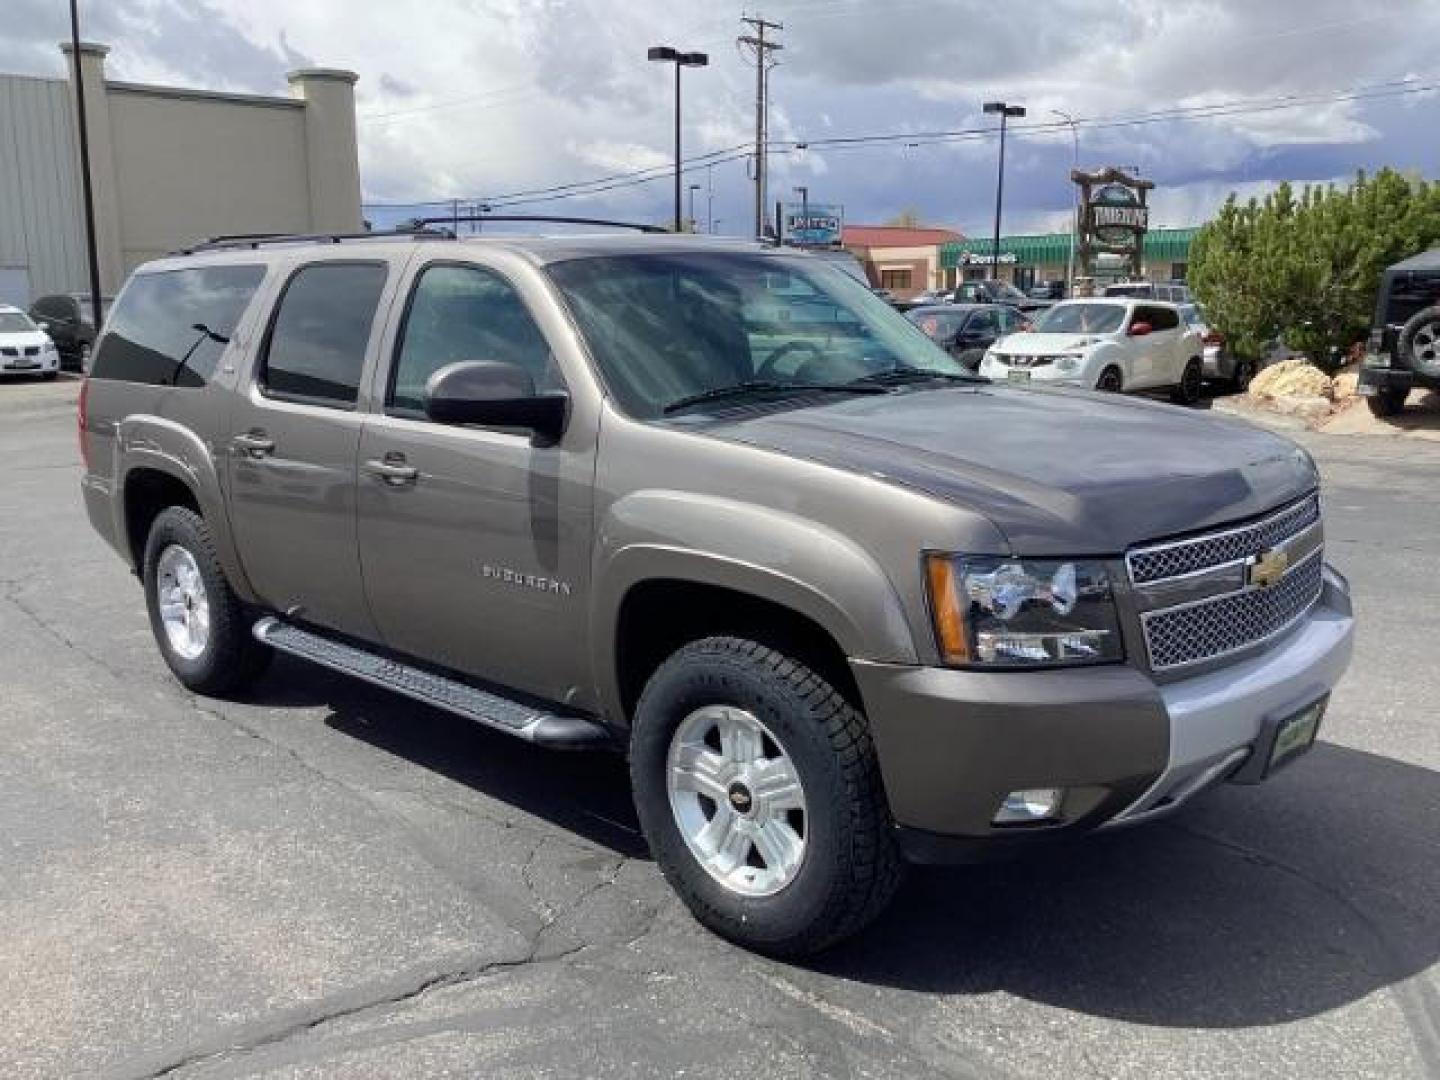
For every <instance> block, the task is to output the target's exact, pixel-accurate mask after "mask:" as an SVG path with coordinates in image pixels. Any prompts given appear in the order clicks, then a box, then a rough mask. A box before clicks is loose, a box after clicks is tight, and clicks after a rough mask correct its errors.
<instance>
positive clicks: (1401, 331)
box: [1360, 248, 1440, 416]
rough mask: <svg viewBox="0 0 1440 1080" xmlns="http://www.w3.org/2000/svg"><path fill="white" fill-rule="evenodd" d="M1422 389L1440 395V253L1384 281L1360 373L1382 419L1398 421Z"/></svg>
mask: <svg viewBox="0 0 1440 1080" xmlns="http://www.w3.org/2000/svg"><path fill="white" fill-rule="evenodd" d="M1417 386H1420V387H1424V388H1425V389H1427V390H1440V248H1436V249H1435V250H1434V251H1427V252H1425V253H1424V254H1423V255H1416V256H1415V257H1414V258H1413V259H1406V260H1405V261H1404V262H1398V263H1396V264H1395V265H1394V266H1392V267H1390V268H1389V269H1388V270H1386V271H1385V273H1384V275H1383V276H1382V277H1381V279H1380V295H1379V297H1378V298H1377V299H1376V301H1375V318H1374V320H1373V322H1372V323H1371V325H1370V340H1369V341H1367V342H1366V344H1365V364H1364V366H1363V367H1362V368H1361V369H1360V393H1361V394H1362V395H1363V396H1364V397H1365V400H1366V402H1368V403H1369V405H1370V411H1371V412H1372V413H1374V414H1375V415H1376V416H1394V415H1395V414H1396V413H1398V412H1399V411H1400V410H1401V409H1403V408H1404V407H1405V399H1406V398H1407V397H1409V396H1410V391H1411V390H1413V389H1414V388H1415V387H1417Z"/></svg>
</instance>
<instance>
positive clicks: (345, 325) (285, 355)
mask: <svg viewBox="0 0 1440 1080" xmlns="http://www.w3.org/2000/svg"><path fill="white" fill-rule="evenodd" d="M386 273H387V270H386V267H385V266H383V265H381V264H375V263H323V264H316V265H314V266H307V267H304V268H303V269H301V270H300V271H298V272H297V273H296V274H295V276H294V277H292V278H291V279H290V282H289V284H288V285H286V287H285V294H284V295H283V296H282V297H281V298H280V308H279V310H278V312H277V313H276V316H275V323H274V325H273V326H272V327H271V329H270V340H269V343H268V344H267V345H266V349H265V362H264V366H263V369H262V373H261V380H262V384H263V385H264V387H265V389H266V390H267V391H268V392H269V393H270V394H272V395H275V396H279V397H288V398H295V399H298V400H301V401H306V402H310V403H313V404H317V405H340V406H346V407H349V406H353V405H354V404H355V398H356V395H357V393H358V391H359V388H360V369H361V368H362V367H363V366H364V364H365V346H366V344H367V343H368V342H369V341H370V327H371V324H373V323H374V321H375V308H376V306H377V305H378V304H379V302H380V292H381V290H382V289H383V288H384V287H385V276H386Z"/></svg>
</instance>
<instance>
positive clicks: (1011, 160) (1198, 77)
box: [0, 0, 1440, 234]
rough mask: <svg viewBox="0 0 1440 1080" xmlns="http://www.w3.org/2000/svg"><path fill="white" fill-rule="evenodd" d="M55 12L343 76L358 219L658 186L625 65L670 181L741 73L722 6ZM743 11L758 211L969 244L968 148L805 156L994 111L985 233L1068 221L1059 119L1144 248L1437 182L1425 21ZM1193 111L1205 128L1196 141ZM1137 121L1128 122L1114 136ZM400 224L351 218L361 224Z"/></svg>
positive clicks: (730, 103) (29, 37)
mask: <svg viewBox="0 0 1440 1080" xmlns="http://www.w3.org/2000/svg"><path fill="white" fill-rule="evenodd" d="M65 8H66V5H65V3H64V2H63V0H5V11H6V15H5V19H4V25H5V30H4V33H3V36H0V71H8V72H22V73H31V74H38V75H45V74H60V72H61V58H60V54H59V52H58V50H57V49H56V42H57V41H58V40H60V38H61V37H63V36H65V35H66V34H67V33H68V28H67V23H66V17H65V15H66V12H65ZM80 8H81V13H82V19H83V20H84V22H85V27H84V36H85V37H87V38H89V39H92V40H97V41H103V42H105V43H107V44H109V45H110V46H111V47H112V52H111V55H110V59H109V61H108V69H107V70H108V72H109V74H110V76H111V77H112V78H116V79H124V80H128V81H134V82H155V83H172V84H184V85H190V86H199V87H205V88H210V89H218V90H243V91H251V92H258V93H284V92H285V86H286V84H285V77H284V76H285V72H286V71H287V70H289V69H292V68H295V67H298V66H305V65H311V64H314V65H323V66H327V67H348V68H353V69H354V70H355V71H357V72H359V73H360V76H361V78H360V83H359V85H358V87H357V92H358V95H359V105H358V109H359V125H360V127H359V131H360V153H361V176H362V182H363V185H364V190H365V198H366V200H367V202H369V203H371V204H404V203H410V202H417V201H421V200H443V199H449V198H452V197H473V198H494V197H496V196H503V195H507V194H512V193H523V192H532V191H534V190H535V189H540V188H548V187H552V186H555V185H562V184H568V183H571V182H576V181H585V180H590V179H593V178H596V177H601V176H608V175H613V174H624V173H629V172H632V171H635V170H641V169H646V168H650V167H659V166H664V165H665V164H666V163H667V162H668V161H669V160H670V154H671V149H670V138H671V123H672V120H671V117H672V112H671V110H672V108H673V92H672V83H671V79H672V78H673V74H672V69H670V68H669V67H668V66H667V65H659V64H649V63H647V62H646V60H645V50H646V47H647V46H649V45H654V44H671V45H675V46H677V47H680V48H682V49H690V50H704V51H706V52H708V53H709V54H710V57H711V64H710V66H709V67H708V68H705V69H703V70H692V71H687V72H686V85H685V90H686V101H685V119H686V154H687V156H689V155H692V154H694V155H701V154H706V153H711V152H719V151H723V150H726V149H727V148H730V147H734V146H736V145H737V144H742V143H745V142H746V141H748V140H750V139H753V135H754V69H753V68H752V67H750V66H749V64H748V63H747V58H746V57H745V56H743V55H742V54H741V52H740V50H739V49H738V48H737V45H736V42H735V38H736V36H737V35H738V34H739V33H741V32H742V30H743V27H742V26H741V23H740V16H741V14H742V7H741V6H740V5H739V4H737V3H732V2H731V0H623V2H622V0H611V2H600V0H410V2H408V3H399V2H395V0H303V2H299V3H297V2H296V0H81V3H80ZM744 10H745V12H753V11H756V10H759V11H763V12H764V14H765V15H766V16H767V17H768V18H770V19H773V20H778V21H781V22H783V23H784V24H785V29H784V31H783V32H782V33H781V35H780V40H781V41H782V42H783V43H784V50H783V52H781V53H780V54H779V60H780V64H779V66H778V67H777V68H776V69H775V70H774V72H773V73H772V76H771V86H772V101H773V105H772V112H771V138H772V139H774V140H780V141H782V142H785V143H788V144H792V145H793V143H795V142H804V143H810V142H815V143H816V144H817V145H816V146H813V147H811V148H809V149H804V150H795V149H787V150H786V152H780V153H775V154H774V155H772V158H771V162H772V189H771V192H772V196H773V197H784V196H789V195H790V192H791V189H792V188H793V186H794V185H796V184H805V185H807V186H808V187H809V189H810V199H811V201H812V202H837V203H841V204H843V205H844V207H845V214H846V218H847V220H849V221H851V222H867V223H876V222H881V221H883V220H885V219H886V218H888V217H890V216H892V215H894V214H897V213H899V212H900V211H902V210H905V209H909V208H913V209H914V210H915V211H916V212H917V213H918V214H919V216H920V217H921V218H922V219H923V220H924V221H925V222H927V223H931V224H937V225H946V226H950V227H957V228H960V229H962V230H964V231H966V232H969V233H974V234H986V233H988V231H989V229H990V221H991V217H992V214H993V212H994V201H993V200H994V184H995V175H994V168H995V156H996V142H995V140H994V138H993V137H990V136H988V135H987V136H984V137H970V136H962V137H959V138H951V139H947V140H938V141H937V140H931V139H918V140H909V139H905V138H900V139H896V140H893V141H889V142H885V143H879V144H869V145H862V146H859V147H856V146H853V145H851V146H848V147H844V148H842V147H839V146H835V145H833V144H832V145H831V146H828V147H822V146H820V145H818V144H819V143H820V141H821V140H824V139H834V138H842V137H848V136H857V135H873V134H884V135H896V134H901V135H903V134H905V133H922V132H955V131H958V132H967V131H973V130H975V129H977V128H984V127H985V126H986V118H985V117H983V116H982V115H981V114H980V104H981V103H982V102H983V101H985V100H989V99H992V98H1003V99H1005V100H1008V101H1012V102H1019V103H1023V104H1024V105H1026V106H1027V107H1028V109H1029V116H1028V117H1027V118H1026V120H1024V121H1018V122H1017V124H1019V125H1021V126H1020V127H1019V128H1018V129H1016V130H1014V132H1013V134H1012V138H1011V139H1010V141H1009V143H1008V156H1007V176H1006V219H1005V228H1006V231H1007V232H1019V231H1029V230H1037V229H1046V228H1058V227H1062V226H1063V224H1064V222H1065V221H1066V210H1065V208H1066V206H1067V205H1068V201H1069V199H1070V198H1071V191H1070V186H1069V184H1068V182H1067V173H1068V170H1069V167H1070V161H1071V155H1072V153H1073V152H1074V150H1073V142H1072V135H1071V131H1070V130H1069V129H1068V128H1065V127H1063V126H1056V117H1055V115H1054V114H1053V113H1052V112H1051V111H1050V110H1052V109H1059V110H1064V111H1065V112H1067V113H1069V114H1071V115H1072V116H1074V117H1075V118H1077V120H1078V121H1079V137H1080V149H1079V153H1080V160H1081V163H1082V164H1083V165H1084V166H1086V167H1093V166H1099V165H1104V164H1114V165H1120V166H1126V167H1128V166H1138V167H1139V168H1140V170H1141V172H1142V173H1143V174H1144V175H1146V176H1149V177H1151V178H1152V179H1154V180H1155V181H1156V182H1157V184H1158V185H1159V187H1158V190H1157V192H1156V194H1155V197H1154V200H1153V203H1154V205H1155V206H1156V208H1157V209H1156V213H1155V216H1154V218H1153V219H1152V220H1153V221H1154V223H1155V224H1157V225H1185V224H1192V223H1196V222H1198V221H1201V220H1203V219H1204V217H1205V216H1206V215H1208V214H1209V213H1210V212H1211V211H1212V210H1213V209H1214V207H1215V206H1217V205H1218V204H1219V202H1220V201H1221V200H1223V198H1224V196H1225V195H1226V194H1227V193H1228V192H1230V191H1232V190H1237V189H1238V190H1240V191H1242V192H1245V193H1250V192H1257V191H1263V190H1264V189H1265V188H1266V186H1268V185H1270V184H1273V183H1274V182H1276V181H1278V180H1281V179H1291V180H1295V181H1330V180H1333V179H1336V178H1342V177H1345V176H1347V175H1350V174H1353V172H1354V170H1356V169H1357V168H1366V169H1374V168H1377V167H1379V166H1381V165H1387V164H1388V165H1394V166H1396V167H1399V168H1403V169H1413V170H1418V171H1420V172H1421V173H1423V174H1424V175H1426V176H1429V177H1437V176H1440V141H1437V140H1436V139H1435V137H1434V135H1435V132H1436V131H1440V91H1437V90H1429V89H1427V88H1428V87H1432V86H1440V59H1437V55H1440V54H1437V52H1436V49H1435V43H1436V42H1437V41H1440V3H1437V2H1436V0H1385V2H1384V3H1383V4H1381V3H1370V4H1357V3H1355V2H1354V0H1263V2H1259V0H1165V2H1163V3H1153V2H1146V0H1045V2H1043V3H1041V2H1027V0H1011V2H1009V3H997V2H995V0H983V2H973V3H972V2H970V0H886V2H882V0H764V3H763V4H761V5H758V6H757V7H754V8H751V7H746V8H745V9H744ZM1297 103H1299V104H1297ZM1197 109H1209V110H1212V114H1211V115H1210V116H1209V117H1208V118H1206V119H1195V118H1194V116H1195V110H1197ZM1177 110H1178V111H1179V112H1180V115H1179V116H1176V115H1175V113H1176V111H1177ZM1241 110H1243V111H1241ZM1165 113H1169V114H1171V115H1170V117H1169V118H1162V119H1156V118H1155V114H1165ZM1214 113H1219V114H1221V115H1214ZM1142 117H1149V118H1150V121H1149V122H1145V123H1138V124H1136V123H1132V122H1131V121H1134V120H1136V119H1137V118H1142ZM1026 128H1029V129H1030V130H1026ZM747 164H748V163H747V161H745V160H743V159H739V160H721V162H720V163H719V164H716V165H714V166H713V167H711V168H708V169H707V168H703V167H701V168H697V169H696V170H695V171H694V172H693V173H692V174H690V175H689V176H687V183H691V182H694V183H699V184H701V185H702V189H701V190H700V191H699V192H697V197H696V216H697V217H698V218H699V219H700V221H701V224H702V227H703V225H704V222H705V220H706V218H707V214H709V213H711V211H710V209H709V208H710V206H711V205H713V217H714V218H715V219H716V220H717V221H718V228H719V231H722V232H732V231H733V232H744V231H747V230H748V229H749V228H750V224H751V220H752V213H753V211H752V198H753V196H752V194H751V187H750V185H749V184H748V182H747ZM712 189H713V204H712V203H711V202H710V200H708V199H707V193H708V192H709V191H710V190H712ZM670 192H671V188H670V186H669V182H668V179H661V180H659V181H657V182H654V183H647V184H632V185H628V186H621V187H616V188H613V189H612V190H609V191H605V192H601V193H598V194H594V195H590V196H586V197H584V198H571V199H567V200H564V201H545V202H540V201H533V202H527V203H525V204H524V205H523V207H522V206H520V205H516V206H515V209H516V210H520V209H528V210H531V211H533V212H536V213H541V212H547V213H573V214H587V215H606V216H616V217H627V218H634V219H651V220H664V219H665V218H666V217H667V215H668V212H669V207H670V199H671V194H670ZM415 212H417V211H416V210H415V209H413V208H407V207H401V206H391V207H388V208H387V207H386V206H384V205H373V206H372V208H371V216H372V217H373V218H375V219H376V220H380V221H384V220H387V219H389V218H392V217H396V216H400V215H406V214H410V213H415Z"/></svg>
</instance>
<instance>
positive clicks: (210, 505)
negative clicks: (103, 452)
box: [114, 414, 256, 601]
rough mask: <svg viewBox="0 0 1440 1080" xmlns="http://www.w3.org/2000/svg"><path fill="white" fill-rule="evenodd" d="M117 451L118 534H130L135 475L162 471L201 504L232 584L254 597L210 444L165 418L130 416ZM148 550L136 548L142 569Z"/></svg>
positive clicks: (118, 435)
mask: <svg viewBox="0 0 1440 1080" xmlns="http://www.w3.org/2000/svg"><path fill="white" fill-rule="evenodd" d="M115 454H116V466H117V467H116V470H115V475H116V477H117V478H118V488H117V490H118V493H119V497H118V498H116V499H115V501H114V502H115V515H116V527H117V532H116V535H117V536H120V537H125V538H128V537H129V535H130V530H129V522H128V521H127V520H126V512H127V511H126V499H125V490H126V487H127V485H128V483H129V480H130V478H131V476H132V475H133V474H134V473H135V472H136V471H137V470H141V469H149V470H152V471H155V472H161V473H164V474H166V475H167V476H171V477H173V478H174V479H176V480H178V481H180V482H181V483H182V484H184V485H185V486H186V487H187V488H189V490H190V492H191V494H193V495H194V496H195V502H196V504H197V505H198V506H199V507H200V513H201V514H202V515H203V516H204V518H205V521H206V523H207V524H208V525H209V526H210V534H211V536H212V537H213V538H214V540H215V555H216V557H217V558H218V559H219V560H220V566H221V568H222V569H223V570H224V571H225V577H226V579H227V580H228V581H229V583H230V586H231V588H233V589H234V590H235V592H236V593H237V594H238V595H239V596H240V598H241V599H242V600H246V601H254V600H255V598H256V597H255V592H254V589H253V588H252V587H251V585H250V581H249V579H248V578H247V577H246V576H245V571H244V568H243V567H242V566H241V563H240V558H239V553H238V552H237V551H236V550H235V544H234V539H233V537H232V536H231V533H230V519H229V515H228V513H227V511H226V507H225V495H224V487H223V485H222V482H221V478H220V473H219V467H218V465H217V463H216V461H215V456H214V454H213V453H211V450H210V448H209V447H208V446H207V445H206V444H205V442H204V441H203V440H202V439H200V438H199V437H198V436H197V435H196V434H195V432H194V431H192V430H191V429H190V428H188V427H186V426H184V425H183V424H179V423H176V422H175V421H173V420H168V419H166V418H165V417H163V416H154V415H149V414H141V415H134V416H128V417H126V418H125V419H124V420H121V421H119V422H118V423H117V424H116V427H115ZM143 557H144V551H143V550H142V551H134V552H131V558H132V562H133V564H134V566H135V568H136V569H137V570H139V569H141V566H140V563H141V561H142V559H143Z"/></svg>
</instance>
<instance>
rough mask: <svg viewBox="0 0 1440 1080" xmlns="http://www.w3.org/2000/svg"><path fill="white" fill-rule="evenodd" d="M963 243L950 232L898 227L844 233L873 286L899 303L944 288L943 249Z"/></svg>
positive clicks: (872, 227) (854, 228) (856, 228)
mask: <svg viewBox="0 0 1440 1080" xmlns="http://www.w3.org/2000/svg"><path fill="white" fill-rule="evenodd" d="M964 239H965V238H964V237H963V236H962V235H961V234H960V233H958V232H955V231H953V230H951V229H923V228H920V229H912V228H905V227H901V226H896V225H846V226H845V231H844V245H845V247H846V249H847V250H848V251H850V253H851V254H853V255H854V256H855V257H856V258H857V259H859V260H860V263H861V265H862V266H864V267H865V273H866V275H867V276H868V277H869V278H870V284H871V285H874V286H875V287H877V288H881V289H888V290H890V292H892V293H894V294H895V296H896V298H897V299H900V300H907V299H909V298H910V297H912V296H914V295H915V294H916V293H918V292H923V291H925V290H926V289H938V288H940V287H941V286H942V285H944V284H945V281H944V271H943V269H942V267H941V265H940V249H941V247H942V245H945V244H953V243H958V242H960V241H962V240H964Z"/></svg>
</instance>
